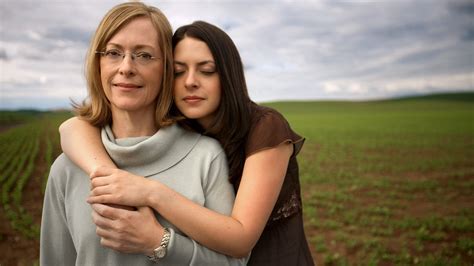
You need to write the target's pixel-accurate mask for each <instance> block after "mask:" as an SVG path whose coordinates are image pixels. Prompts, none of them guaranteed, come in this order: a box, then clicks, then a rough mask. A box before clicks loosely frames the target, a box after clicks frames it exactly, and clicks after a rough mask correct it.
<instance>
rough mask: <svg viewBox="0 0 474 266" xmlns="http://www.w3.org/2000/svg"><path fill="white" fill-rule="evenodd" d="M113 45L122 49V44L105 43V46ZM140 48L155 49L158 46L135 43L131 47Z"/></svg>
mask: <svg viewBox="0 0 474 266" xmlns="http://www.w3.org/2000/svg"><path fill="white" fill-rule="evenodd" d="M109 45H110V46H114V47H117V48H120V49H123V46H122V45H120V44H118V43H107V45H106V46H109ZM142 48H150V49H153V50H154V49H156V48H158V47H154V46H151V45H147V44H138V45H135V46H134V47H133V49H142Z"/></svg>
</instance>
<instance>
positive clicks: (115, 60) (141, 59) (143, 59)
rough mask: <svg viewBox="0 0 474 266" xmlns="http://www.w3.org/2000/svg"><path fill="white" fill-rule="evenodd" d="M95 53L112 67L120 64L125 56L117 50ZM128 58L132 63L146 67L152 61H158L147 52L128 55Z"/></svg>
mask: <svg viewBox="0 0 474 266" xmlns="http://www.w3.org/2000/svg"><path fill="white" fill-rule="evenodd" d="M95 53H96V54H100V55H101V56H102V57H103V58H104V59H105V60H106V62H107V63H109V64H113V65H115V64H119V63H121V62H122V61H123V59H124V58H125V55H127V54H126V53H124V52H122V51H120V50H117V49H111V50H106V51H95ZM130 56H131V57H132V61H134V62H136V63H137V64H140V65H147V64H149V63H150V62H152V61H153V60H155V59H159V58H158V57H154V56H152V55H151V54H149V53H147V52H137V53H130Z"/></svg>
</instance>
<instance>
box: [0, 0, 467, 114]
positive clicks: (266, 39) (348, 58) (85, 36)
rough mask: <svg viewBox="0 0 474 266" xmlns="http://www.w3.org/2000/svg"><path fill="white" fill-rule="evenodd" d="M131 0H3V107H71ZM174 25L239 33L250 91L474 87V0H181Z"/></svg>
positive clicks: (338, 96) (348, 93)
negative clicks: (111, 20) (96, 39)
mask: <svg viewBox="0 0 474 266" xmlns="http://www.w3.org/2000/svg"><path fill="white" fill-rule="evenodd" d="M121 2H123V1H112V0H105V1H104V0H100V1H99V0H1V1H0V109H19V108H36V109H58V108H69V107H70V103H71V100H73V101H76V102H77V101H82V100H83V99H85V98H86V97H87V93H86V91H87V89H86V87H85V82H84V74H83V73H84V58H85V54H86V50H87V47H88V44H89V41H90V38H91V36H92V34H93V33H94V31H95V29H96V27H97V25H98V23H99V22H100V20H101V18H102V17H103V15H105V13H106V12H107V11H108V10H109V9H110V8H112V7H113V6H114V5H116V4H119V3H121ZM143 2H145V3H147V4H151V5H154V6H157V7H159V8H160V9H161V10H162V11H163V12H164V13H165V14H166V16H167V17H168V19H169V20H170V22H171V24H172V26H173V29H176V28H177V27H179V26H181V25H184V24H189V23H192V22H193V21H195V20H205V21H208V22H210V23H213V24H215V25H217V26H219V27H220V28H222V29H223V30H225V31H226V32H227V33H228V34H229V35H230V37H231V38H232V39H233V40H234V42H235V44H236V46H237V48H238V49H239V51H240V54H241V57H242V60H243V62H244V65H245V74H246V79H247V85H248V89H249V93H250V96H251V98H252V99H253V100H254V101H257V102H268V101H279V100H372V99H385V98H390V97H399V96H406V95H414V94H415V95H418V94H428V93H436V92H455V91H474V1H471V0H452V1H448V0H427V1H424V0H417V1H403V0H385V1H382V0H379V1H375V0H374V1H360V0H358V1H357V0H353V1H338V0H332V1H303V0H295V1H290V0H273V1H272V0H253V1H252V0H242V1H237V0H220V1H217V0H195V1H191V0H187V1H186V0H181V1H180V0H173V1H152V0H148V1H143Z"/></svg>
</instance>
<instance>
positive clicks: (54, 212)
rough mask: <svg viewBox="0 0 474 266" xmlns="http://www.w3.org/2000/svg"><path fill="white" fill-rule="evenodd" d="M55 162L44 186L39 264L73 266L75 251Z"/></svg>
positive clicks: (60, 177)
mask: <svg viewBox="0 0 474 266" xmlns="http://www.w3.org/2000/svg"><path fill="white" fill-rule="evenodd" d="M57 166H58V165H57V162H55V163H54V164H53V166H52V167H51V173H50V175H49V178H48V183H47V185H46V190H45V197H44V203H43V214H42V219H41V236H40V264H41V265H74V264H75V263H76V256H77V254H76V249H75V247H74V243H73V241H72V237H71V234H70V232H69V228H68V226H67V221H66V211H65V208H64V192H63V191H62V189H61V186H60V184H59V183H60V182H59V181H61V180H60V179H64V178H63V176H57V177H58V178H56V175H57V174H58V167H57Z"/></svg>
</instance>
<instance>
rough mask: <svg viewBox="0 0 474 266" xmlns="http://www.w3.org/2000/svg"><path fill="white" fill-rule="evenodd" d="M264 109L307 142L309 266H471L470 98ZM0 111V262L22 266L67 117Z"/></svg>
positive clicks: (473, 169) (34, 240)
mask: <svg viewBox="0 0 474 266" xmlns="http://www.w3.org/2000/svg"><path fill="white" fill-rule="evenodd" d="M268 105H270V106H272V107H274V108H276V109H278V110H280V111H281V112H282V113H283V114H284V115H285V117H287V119H288V120H289V122H290V124H291V125H292V127H293V129H295V131H297V132H298V133H299V134H301V135H303V136H305V137H306V142H305V145H304V148H303V150H302V151H301V153H300V155H299V157H298V160H299V165H300V179H301V183H302V193H303V201H304V218H305V230H306V234H307V237H308V241H309V244H310V247H311V250H312V252H313V257H314V258H315V260H316V261H317V263H318V264H319V265H325V264H327V265H472V263H473V262H474V211H473V210H474V193H473V191H474V93H464V94H452V95H435V96H429V97H420V98H407V99H398V100H387V101H370V102H277V103H269V104H268ZM0 115H1V117H0V121H1V123H2V128H1V131H0V147H1V151H2V152H1V153H0V157H1V159H0V173H1V175H0V186H1V199H2V202H1V207H0V209H1V211H0V221H1V224H0V240H1V241H0V243H1V244H0V250H2V256H0V265H2V266H4V265H33V264H35V263H36V262H37V257H38V251H39V247H38V243H39V241H38V239H39V231H38V230H39V225H40V220H41V207H42V197H43V194H42V191H43V189H44V184H45V181H46V178H47V173H48V170H49V165H50V164H51V162H52V160H54V158H55V157H56V156H57V155H58V154H59V153H60V148H59V141H58V135H57V127H58V125H59V123H60V122H61V121H63V120H64V119H66V118H67V117H68V116H70V114H69V113H67V112H23V113H13V112H1V113H0Z"/></svg>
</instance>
